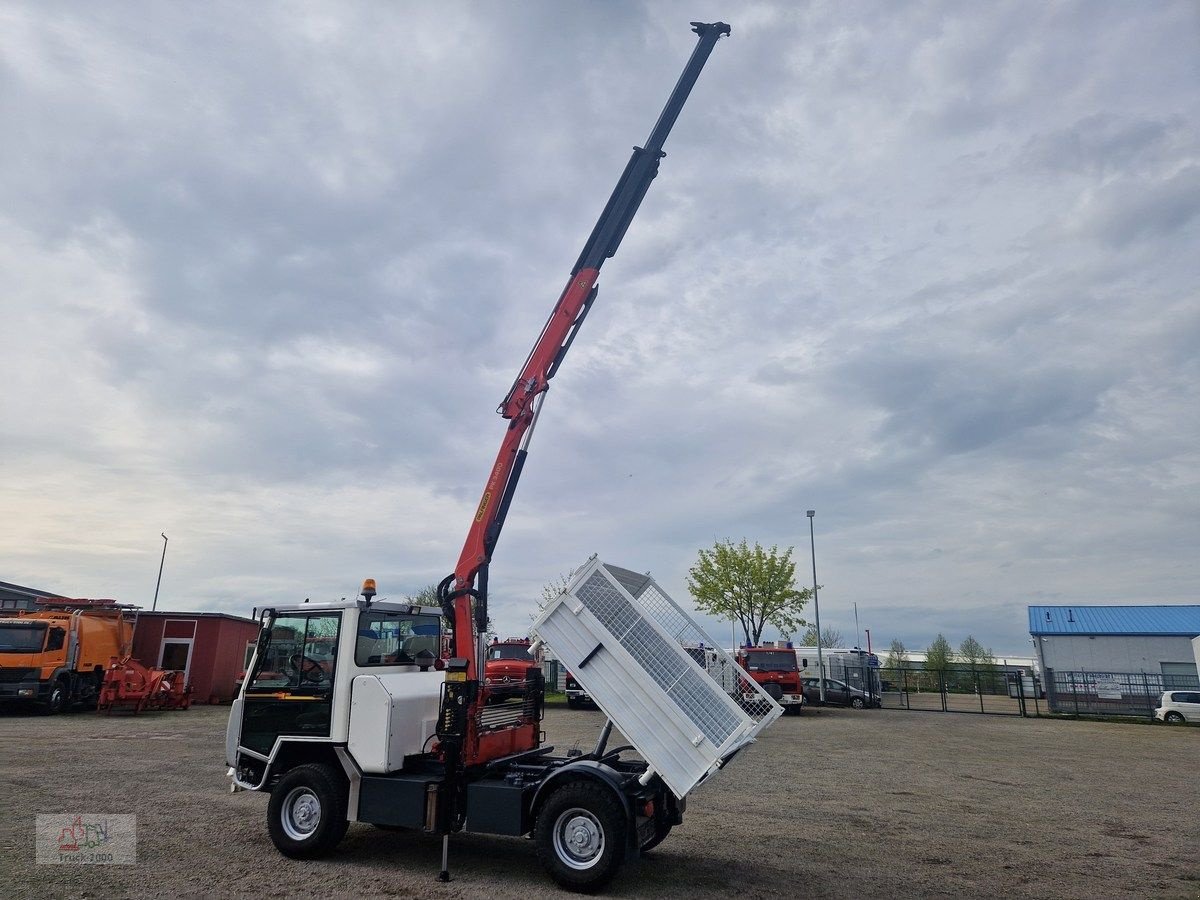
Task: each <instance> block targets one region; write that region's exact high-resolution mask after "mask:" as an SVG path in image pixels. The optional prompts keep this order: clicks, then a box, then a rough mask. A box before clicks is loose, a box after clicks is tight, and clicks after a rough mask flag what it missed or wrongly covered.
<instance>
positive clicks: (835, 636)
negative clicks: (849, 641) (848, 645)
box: [800, 625, 843, 649]
mask: <svg viewBox="0 0 1200 900" xmlns="http://www.w3.org/2000/svg"><path fill="white" fill-rule="evenodd" d="M842 640H843V638H842V633H841V632H840V631H838V630H837V629H836V628H822V629H821V648H822V649H824V648H826V647H840V646H842ZM800 646H801V647H815V646H817V626H816V625H809V626H808V630H807V631H806V632H804V636H803V637H802V638H800Z"/></svg>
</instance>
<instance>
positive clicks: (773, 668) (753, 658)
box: [746, 650, 796, 672]
mask: <svg viewBox="0 0 1200 900" xmlns="http://www.w3.org/2000/svg"><path fill="white" fill-rule="evenodd" d="M746 668H747V669H748V670H749V671H751V672H795V671H796V654H795V653H793V652H792V651H791V650H761V651H759V650H752V651H750V652H749V653H747V654H746Z"/></svg>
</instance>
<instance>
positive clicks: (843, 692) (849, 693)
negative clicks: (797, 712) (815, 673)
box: [803, 678, 881, 709]
mask: <svg viewBox="0 0 1200 900" xmlns="http://www.w3.org/2000/svg"><path fill="white" fill-rule="evenodd" d="M820 681H821V680H820V679H819V678H805V679H804V685H803V689H804V699H805V700H807V701H808V702H809V703H818V704H819V703H820V702H821V684H820ZM825 705H826V706H850V707H853V708H854V709H862V708H863V707H866V706H880V705H881V703H880V700H879V698H878V697H872V696H871V695H870V694H868V693H867V692H866V691H860V690H859V689H858V688H856V687H854V686H853V685H849V684H846V682H844V681H837V680H835V679H833V678H826V679H825Z"/></svg>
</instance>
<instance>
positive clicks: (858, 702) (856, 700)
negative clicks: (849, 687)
mask: <svg viewBox="0 0 1200 900" xmlns="http://www.w3.org/2000/svg"><path fill="white" fill-rule="evenodd" d="M866 705H867V704H866V703H864V702H863V698H862V697H851V698H850V706H851V707H852V708H854V709H862V708H863V707H864V706H866Z"/></svg>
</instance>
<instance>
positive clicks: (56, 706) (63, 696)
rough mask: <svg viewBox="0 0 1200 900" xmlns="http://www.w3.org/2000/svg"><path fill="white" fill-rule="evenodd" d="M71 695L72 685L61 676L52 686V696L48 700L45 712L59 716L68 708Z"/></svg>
mask: <svg viewBox="0 0 1200 900" xmlns="http://www.w3.org/2000/svg"><path fill="white" fill-rule="evenodd" d="M70 696H71V685H70V684H69V683H68V682H67V679H65V678H59V679H58V680H57V681H55V682H54V685H53V686H52V687H51V688H50V698H49V699H48V700H47V701H46V706H45V709H44V712H45V713H46V715H48V716H57V715H58V714H59V713H61V712H63V711H64V710H65V709H66V708H67V701H68V700H69V699H70Z"/></svg>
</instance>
